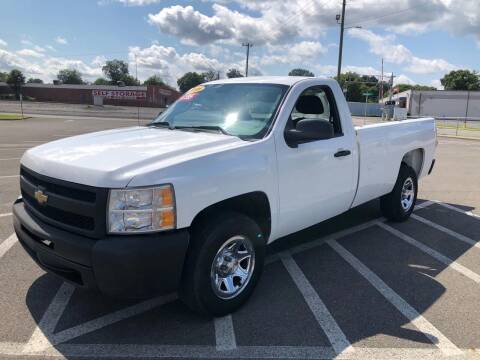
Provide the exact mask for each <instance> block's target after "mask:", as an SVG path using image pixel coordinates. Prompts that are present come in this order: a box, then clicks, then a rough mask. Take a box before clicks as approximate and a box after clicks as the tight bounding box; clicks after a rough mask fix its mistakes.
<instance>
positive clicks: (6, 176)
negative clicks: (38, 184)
mask: <svg viewBox="0 0 480 360" xmlns="http://www.w3.org/2000/svg"><path fill="white" fill-rule="evenodd" d="M19 176H20V175H4V176H0V179H7V178H16V177H19Z"/></svg>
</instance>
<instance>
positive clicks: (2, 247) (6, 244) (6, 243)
mask: <svg viewBox="0 0 480 360" xmlns="http://www.w3.org/2000/svg"><path fill="white" fill-rule="evenodd" d="M16 243H17V235H15V234H12V235H10V236H9V237H8V238H7V239H6V240H3V242H2V243H1V244H0V259H1V258H2V257H3V255H5V254H6V253H7V251H8V250H10V248H11V247H12V246H13V245H15V244H16Z"/></svg>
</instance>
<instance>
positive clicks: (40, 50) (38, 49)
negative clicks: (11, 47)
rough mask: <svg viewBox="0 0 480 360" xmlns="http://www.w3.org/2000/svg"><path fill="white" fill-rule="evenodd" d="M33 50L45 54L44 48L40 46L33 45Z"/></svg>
mask: <svg viewBox="0 0 480 360" xmlns="http://www.w3.org/2000/svg"><path fill="white" fill-rule="evenodd" d="M33 50H35V51H38V52H45V48H43V47H41V46H38V45H34V46H33Z"/></svg>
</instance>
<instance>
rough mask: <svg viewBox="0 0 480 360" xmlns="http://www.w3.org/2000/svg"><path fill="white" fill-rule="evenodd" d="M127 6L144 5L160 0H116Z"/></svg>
mask: <svg viewBox="0 0 480 360" xmlns="http://www.w3.org/2000/svg"><path fill="white" fill-rule="evenodd" d="M117 1H118V2H120V3H122V4H124V5H127V6H145V5H151V4H156V3H159V2H160V0H117Z"/></svg>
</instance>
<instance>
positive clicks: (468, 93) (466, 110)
mask: <svg viewBox="0 0 480 360" xmlns="http://www.w3.org/2000/svg"><path fill="white" fill-rule="evenodd" d="M469 102H470V90H468V91H467V107H466V109H465V122H464V127H465V129H466V128H467V117H468V104H469Z"/></svg>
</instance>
